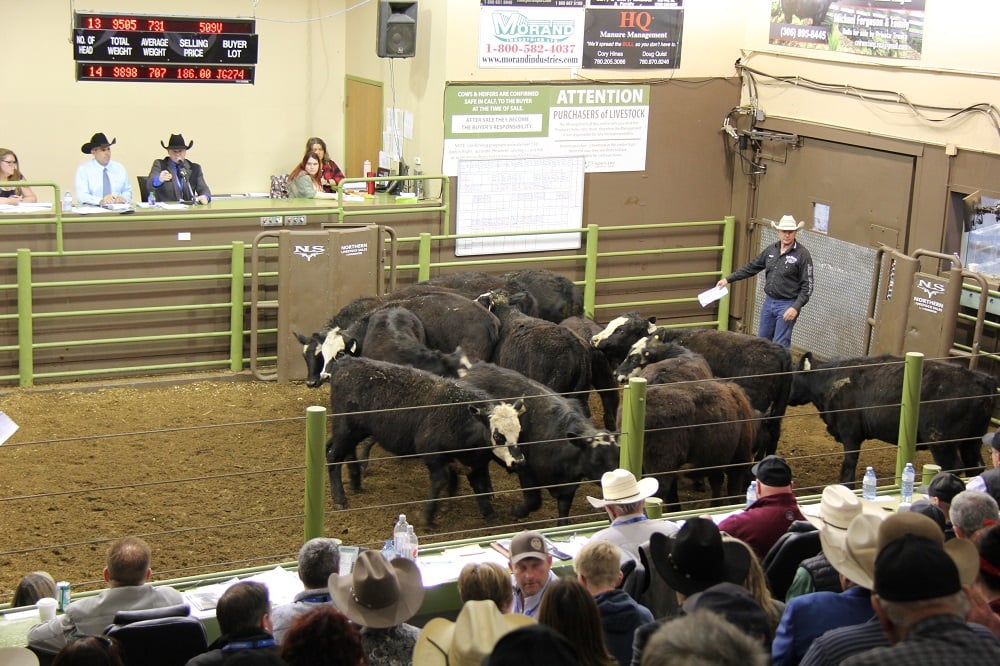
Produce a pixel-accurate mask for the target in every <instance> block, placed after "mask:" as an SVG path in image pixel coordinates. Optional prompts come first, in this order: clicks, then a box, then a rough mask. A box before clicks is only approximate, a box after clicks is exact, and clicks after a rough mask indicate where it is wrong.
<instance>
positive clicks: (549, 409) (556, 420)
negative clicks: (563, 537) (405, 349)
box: [459, 363, 621, 525]
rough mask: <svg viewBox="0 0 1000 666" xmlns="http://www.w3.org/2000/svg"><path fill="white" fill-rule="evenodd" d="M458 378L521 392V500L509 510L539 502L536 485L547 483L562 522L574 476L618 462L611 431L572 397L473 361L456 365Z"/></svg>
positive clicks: (504, 394)
mask: <svg viewBox="0 0 1000 666" xmlns="http://www.w3.org/2000/svg"><path fill="white" fill-rule="evenodd" d="M460 374H461V375H462V379H461V380H459V384H462V385H468V386H473V387H475V388H478V389H481V390H483V391H486V392H487V393H489V394H490V395H491V396H493V397H494V398H495V399H498V400H507V401H510V400H513V399H515V398H523V400H524V406H525V410H524V412H522V414H521V436H520V439H519V440H518V442H519V447H520V449H521V451H522V453H523V454H524V458H525V461H526V462H525V464H524V465H523V466H520V467H518V468H517V470H516V471H517V475H518V478H519V480H520V482H521V488H522V489H523V493H524V502H523V503H522V504H521V505H520V506H518V507H515V508H514V510H513V513H514V515H515V516H516V517H518V518H524V517H525V516H527V515H528V514H529V513H531V512H532V511H536V510H538V509H539V508H540V507H541V505H542V494H541V491H540V490H539V489H538V486H548V491H549V493H550V494H551V495H552V497H554V498H555V500H556V505H557V507H558V512H559V524H560V525H563V524H566V522H567V521H566V518H567V516H569V510H570V507H571V506H572V505H573V497H574V496H575V495H576V491H577V488H578V483H579V482H580V481H598V480H600V478H601V475H602V474H604V472H607V471H610V470H612V469H614V468H616V467H618V463H619V459H620V457H621V456H620V453H619V448H618V443H617V442H616V441H615V438H614V436H613V435H612V434H611V433H609V432H607V431H605V430H599V429H597V428H595V427H594V424H593V423H591V421H590V419H588V418H587V417H585V416H583V415H582V414H580V412H579V411H577V409H576V408H575V407H574V406H573V403H571V402H570V401H568V400H566V399H565V398H563V397H562V396H560V395H558V394H556V393H554V392H553V391H552V390H551V389H549V388H548V387H547V386H544V385H543V384H540V383H539V382H536V381H534V380H531V379H528V378H527V377H525V376H524V375H522V374H521V373H519V372H517V371H516V370H509V369H507V368H502V367H500V366H498V365H495V364H493V363H476V364H474V365H473V366H472V367H470V368H469V369H468V370H462V371H460Z"/></svg>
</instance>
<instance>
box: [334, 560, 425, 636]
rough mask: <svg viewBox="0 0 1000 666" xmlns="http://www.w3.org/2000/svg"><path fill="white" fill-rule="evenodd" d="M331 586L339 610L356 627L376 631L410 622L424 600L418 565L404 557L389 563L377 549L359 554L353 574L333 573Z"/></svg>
mask: <svg viewBox="0 0 1000 666" xmlns="http://www.w3.org/2000/svg"><path fill="white" fill-rule="evenodd" d="M329 587H330V597H331V598H332V599H333V605H334V606H336V607H337V609H338V610H340V611H341V612H342V613H343V614H344V615H346V616H347V618H348V619H349V620H351V621H353V622H355V623H356V624H360V625H361V626H363V627H373V628H375V629H385V628H386V627H395V626H396V625H397V624H402V623H403V622H406V621H407V620H409V619H410V618H411V617H413V616H414V615H416V613H417V611H418V610H420V604H422V603H423V601H424V585H423V581H422V579H421V578H420V570H419V569H418V568H417V565H416V564H414V563H413V562H411V561H410V560H404V559H402V558H396V559H394V560H393V561H392V562H391V563H390V562H387V561H386V559H385V558H384V557H382V554H381V553H378V552H375V551H373V550H366V551H363V552H362V553H361V554H360V555H358V561H357V562H356V563H355V564H354V571H353V572H352V573H351V574H348V575H344V576H341V575H339V574H331V575H330V579H329Z"/></svg>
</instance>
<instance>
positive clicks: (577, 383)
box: [463, 290, 591, 416]
mask: <svg viewBox="0 0 1000 666" xmlns="http://www.w3.org/2000/svg"><path fill="white" fill-rule="evenodd" d="M518 298H519V295H518V294H514V295H508V293H507V292H506V291H504V290H496V291H490V292H487V293H486V294H484V295H483V296H480V298H479V302H480V303H482V304H483V305H484V306H486V307H488V308H489V310H490V312H492V313H493V314H495V315H496V316H497V319H499V320H500V339H499V340H498V341H497V344H496V347H495V348H494V350H493V358H492V361H493V362H494V363H496V364H497V365H500V366H503V367H505V368H510V369H511V370H517V371H518V372H520V373H521V374H522V375H524V376H526V377H530V378H531V379H534V380H535V381H538V382H541V383H542V384H545V385H546V386H548V387H549V388H550V389H552V390H553V391H555V392H556V393H573V394H574V395H573V396H571V399H572V400H574V401H576V402H577V403H579V405H580V410H581V412H582V413H583V414H584V415H586V416H589V415H590V406H589V405H588V403H587V399H588V394H589V390H590V383H591V379H590V374H591V369H590V349H589V348H588V347H587V343H586V342H584V341H583V339H582V338H580V336H578V335H577V334H576V333H574V332H573V331H571V330H569V329H568V328H565V327H563V326H560V325H559V324H553V323H552V322H551V321H546V320H544V319H538V318H536V317H529V316H528V315H526V314H524V313H523V312H521V311H520V310H519V309H518V308H517V301H518ZM463 348H464V347H463ZM470 358H471V355H470Z"/></svg>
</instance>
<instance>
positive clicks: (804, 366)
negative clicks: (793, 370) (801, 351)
mask: <svg viewBox="0 0 1000 666" xmlns="http://www.w3.org/2000/svg"><path fill="white" fill-rule="evenodd" d="M802 369H803V370H812V363H810V362H809V359H806V360H804V361H802Z"/></svg>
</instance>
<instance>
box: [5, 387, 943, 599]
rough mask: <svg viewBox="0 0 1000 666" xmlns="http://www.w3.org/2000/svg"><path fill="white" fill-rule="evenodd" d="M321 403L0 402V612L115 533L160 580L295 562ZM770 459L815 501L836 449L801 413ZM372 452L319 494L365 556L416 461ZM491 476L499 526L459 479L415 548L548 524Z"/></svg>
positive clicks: (268, 398)
mask: <svg viewBox="0 0 1000 666" xmlns="http://www.w3.org/2000/svg"><path fill="white" fill-rule="evenodd" d="M192 379H194V380H195V381H192ZM328 399H329V393H328V389H326V388H321V389H311V388H307V387H306V386H305V385H304V384H302V383H272V382H260V381H253V380H247V379H246V376H245V375H241V376H240V377H239V378H237V379H234V380H228V381H222V380H218V379H216V378H211V377H208V376H204V377H198V376H195V377H188V376H185V377H184V378H183V379H178V378H174V380H172V381H171V380H160V381H157V382H150V383H148V384H138V383H128V384H121V385H117V386H114V385H105V387H103V388H102V387H99V386H91V385H73V386H70V387H65V388H53V387H45V388H33V389H30V388H29V389H10V390H8V391H5V392H3V393H2V394H0V409H2V410H3V412H5V413H6V414H7V415H8V416H9V417H10V418H11V419H13V421H14V422H16V423H17V424H18V425H19V426H20V428H19V430H18V431H17V432H16V433H15V434H14V436H13V437H11V439H10V440H8V441H7V443H6V444H4V445H3V446H0V469H2V470H3V474H2V477H0V506H2V509H0V510H2V512H3V515H4V520H3V521H2V523H0V603H4V602H9V601H10V599H11V597H12V595H13V590H14V588H15V586H16V585H17V582H18V580H19V578H20V576H21V575H22V574H24V573H26V572H29V571H33V570H37V569H44V570H46V571H48V572H50V573H51V574H52V575H53V576H54V577H55V578H56V579H57V580H68V581H71V582H72V583H73V585H74V588H75V589H79V590H83V589H94V588H98V587H101V586H103V582H102V581H101V580H100V575H101V567H102V566H103V559H104V549H105V547H106V542H107V541H108V540H111V539H114V538H117V537H121V536H125V535H140V536H142V537H143V538H145V539H146V540H147V541H148V542H149V543H150V544H151V546H152V548H153V570H154V578H156V579H158V580H162V579H166V578H181V577H186V576H194V575H200V574H205V573H208V572H212V571H220V570H233V569H240V568H245V567H253V566H262V565H267V564H273V563H277V562H287V561H290V560H293V559H294V557H295V553H296V551H297V550H298V548H299V546H300V545H301V541H302V536H303V484H304V481H303V479H304V444H305V413H306V408H307V407H309V406H310V405H323V406H326V405H327V404H328ZM590 402H591V408H592V410H593V412H594V414H593V418H594V421H595V424H600V423H601V418H602V413H601V408H600V402H599V401H598V400H597V399H596V396H594V395H592V396H591V401H590ZM778 453H779V454H780V455H782V456H784V457H786V458H787V459H788V460H789V462H790V464H791V466H792V468H793V470H794V473H795V486H796V489H797V490H799V491H802V492H806V493H810V494H811V493H815V492H819V489H821V488H822V486H824V485H826V484H830V483H835V482H836V481H837V479H838V474H839V470H840V464H841V458H842V449H841V447H840V445H839V444H837V443H836V442H835V441H834V440H833V438H832V437H830V435H828V434H827V432H826V428H825V426H824V424H823V422H822V420H821V419H820V417H819V416H818V415H817V413H816V410H815V409H814V408H813V407H812V406H804V407H792V408H789V410H788V413H787V414H786V416H785V419H784V422H783V426H782V435H781V440H780V442H779V446H778ZM372 455H373V459H372V462H371V463H370V465H369V467H368V472H367V474H366V476H365V477H364V481H363V484H364V490H363V492H361V493H354V492H352V491H351V490H350V489H349V488H348V491H347V492H348V498H349V502H350V504H349V508H348V509H347V510H345V511H334V510H333V505H332V501H331V500H330V497H329V494H328V493H327V496H326V510H327V514H326V516H325V533H326V535H328V536H332V537H336V538H339V539H342V540H343V541H344V543H347V544H352V545H363V546H368V547H375V548H378V547H379V546H380V545H381V544H382V543H383V542H384V540H385V539H386V538H387V537H388V536H389V535H390V533H391V529H392V524H393V522H394V519H395V516H396V514H398V513H406V514H408V515H412V516H414V517H417V516H419V515H420V513H421V510H422V504H421V502H422V501H423V500H424V499H425V498H426V496H427V494H428V474H427V470H426V467H425V466H424V465H423V464H422V463H421V462H419V461H417V460H412V459H409V460H402V459H398V458H394V457H391V456H389V455H388V454H385V453H384V452H382V451H381V450H380V449H379V448H375V449H374V450H373V452H372ZM895 460H896V448H895V447H894V446H891V445H889V444H885V443H883V442H879V441H868V442H866V443H865V445H864V448H863V450H862V453H861V459H860V467H861V469H863V468H864V466H865V465H874V466H875V468H876V469H877V470H879V472H880V475H881V476H889V475H891V470H892V469H894V467H895ZM929 462H932V459H931V456H930V453H929V452H927V451H918V452H917V463H918V469H919V465H920V464H923V463H929ZM490 473H491V477H492V480H493V485H494V489H495V491H496V495H495V497H494V500H493V503H494V508H495V509H496V511H497V518H496V519H495V520H493V521H485V520H484V519H483V518H482V517H481V516H480V514H479V510H478V508H477V507H476V504H475V501H474V500H473V499H472V498H471V497H469V496H468V494H469V493H470V492H471V491H470V489H469V486H468V483H467V482H466V481H465V479H464V478H462V479H461V481H460V484H459V496H458V498H457V499H446V500H444V501H443V502H442V503H441V507H440V510H439V513H438V518H437V524H436V526H435V528H433V529H430V530H428V529H425V528H421V527H418V534H419V536H420V538H421V544H427V543H433V542H436V541H444V540H451V539H457V538H463V537H469V536H478V535H485V534H488V533H497V532H505V531H516V530H518V529H522V528H523V527H526V526H531V527H548V526H552V525H554V524H555V519H556V506H555V502H554V500H553V499H552V498H551V497H550V496H549V495H548V493H543V505H542V509H541V510H539V511H537V512H535V513H533V514H531V515H530V516H529V517H527V518H525V519H523V520H515V519H513V518H512V517H511V509H512V508H513V507H514V506H515V505H517V504H519V503H520V501H521V492H520V486H519V484H518V480H517V477H516V476H515V475H512V474H508V473H507V472H506V471H505V470H503V469H502V468H501V467H500V466H499V465H497V464H491V466H490ZM345 476H346V475H345ZM679 486H680V499H681V502H682V503H684V507H685V508H696V507H707V506H708V493H707V491H704V492H694V491H693V490H692V484H691V482H690V481H687V480H682V481H681V482H680V484H679ZM588 493H589V494H592V495H594V494H599V493H600V489H599V487H598V486H597V485H596V484H584V485H583V486H582V487H581V488H580V491H579V492H577V494H576V497H575V500H574V503H573V508H572V510H571V513H570V515H571V519H572V521H573V522H584V521H593V520H597V519H600V518H601V517H602V515H601V514H599V513H597V512H595V511H594V509H592V508H591V507H590V505H589V504H587V502H586V499H585V495H586V494H588ZM740 500H741V498H734V500H733V503H736V502H739V501H740ZM690 502H698V503H690ZM418 525H419V523H418Z"/></svg>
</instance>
